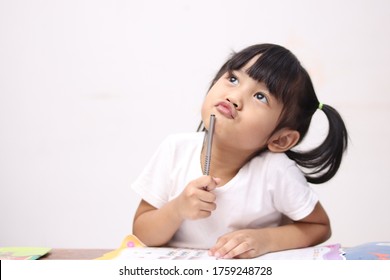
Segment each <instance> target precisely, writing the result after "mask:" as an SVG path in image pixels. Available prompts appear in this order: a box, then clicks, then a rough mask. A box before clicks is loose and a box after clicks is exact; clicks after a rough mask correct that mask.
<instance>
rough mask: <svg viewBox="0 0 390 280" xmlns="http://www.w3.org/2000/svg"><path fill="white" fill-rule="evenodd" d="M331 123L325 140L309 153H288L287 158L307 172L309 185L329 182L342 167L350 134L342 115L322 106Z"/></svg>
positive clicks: (327, 106) (329, 107)
mask: <svg viewBox="0 0 390 280" xmlns="http://www.w3.org/2000/svg"><path fill="white" fill-rule="evenodd" d="M319 109H321V110H322V111H323V112H324V113H325V115H326V117H327V119H328V122H329V129H328V135H327V136H326V138H325V140H324V141H323V142H322V143H321V144H320V146H318V147H317V148H314V149H313V150H310V151H308V152H297V151H292V150H290V151H287V152H286V154H287V156H288V157H289V158H290V159H292V160H294V161H295V162H296V163H297V164H298V165H299V166H301V167H303V168H304V169H305V170H310V171H307V172H304V173H305V177H306V179H307V181H308V182H309V183H313V184H321V183H324V182H326V181H329V180H330V179H331V178H332V177H333V176H334V175H335V174H336V172H337V170H338V169H339V167H340V163H341V159H342V156H343V153H344V151H345V150H346V149H347V146H348V132H347V129H346V127H345V124H344V121H343V120H342V118H341V116H340V114H339V113H338V112H337V111H336V110H335V109H334V108H333V107H331V106H329V105H325V104H320V108H319Z"/></svg>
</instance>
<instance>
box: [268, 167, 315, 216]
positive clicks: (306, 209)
mask: <svg viewBox="0 0 390 280" xmlns="http://www.w3.org/2000/svg"><path fill="white" fill-rule="evenodd" d="M274 184H275V186H274V203H275V207H276V208H277V209H278V211H280V212H281V213H283V214H284V215H286V216H287V217H289V218H290V219H292V220H294V221H297V220H301V219H303V218H305V217H306V216H308V215H309V214H310V213H311V212H312V211H313V210H314V207H315V205H316V204H317V202H318V196H317V194H316V193H315V192H314V190H313V189H312V188H311V187H310V185H309V184H308V183H307V181H306V178H305V177H304V175H303V173H302V171H301V170H300V169H299V168H298V167H297V166H296V165H295V164H294V165H290V166H289V167H287V168H286V170H285V171H284V172H283V173H279V174H278V176H277V179H276V180H275V182H274Z"/></svg>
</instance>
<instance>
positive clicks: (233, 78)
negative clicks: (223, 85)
mask: <svg viewBox="0 0 390 280" xmlns="http://www.w3.org/2000/svg"><path fill="white" fill-rule="evenodd" d="M228 80H229V82H230V83H232V84H234V85H238V79H237V78H236V77H235V76H233V75H230V76H229V78H228Z"/></svg>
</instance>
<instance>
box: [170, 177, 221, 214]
mask: <svg viewBox="0 0 390 280" xmlns="http://www.w3.org/2000/svg"><path fill="white" fill-rule="evenodd" d="M220 181H221V180H220V179H219V178H213V177H211V176H202V177H199V178H198V179H196V180H194V181H191V182H190V183H189V184H188V185H187V186H186V188H185V189H184V190H183V192H182V193H181V194H180V195H179V196H178V197H177V198H176V199H175V203H176V207H177V211H178V214H179V215H180V216H181V218H182V219H190V220H196V219H202V218H207V217H209V216H210V215H211V212H212V211H214V210H215V209H216V207H217V206H216V204H215V199H216V196H215V194H214V193H212V192H211V191H212V190H214V189H215V188H216V187H217V186H218V184H219V183H220Z"/></svg>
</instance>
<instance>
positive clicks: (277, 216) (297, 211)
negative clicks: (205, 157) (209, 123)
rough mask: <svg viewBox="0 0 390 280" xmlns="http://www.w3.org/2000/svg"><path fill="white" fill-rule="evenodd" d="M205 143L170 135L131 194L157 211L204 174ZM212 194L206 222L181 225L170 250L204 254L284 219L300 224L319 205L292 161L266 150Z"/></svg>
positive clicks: (199, 134)
mask: <svg viewBox="0 0 390 280" xmlns="http://www.w3.org/2000/svg"><path fill="white" fill-rule="evenodd" d="M203 139H204V133H203V132H197V133H195V132H194V133H186V134H176V135H172V136H169V137H168V138H167V139H166V140H165V141H164V142H163V143H162V144H161V145H160V147H159V148H158V150H157V152H156V153H155V154H154V156H153V157H152V159H151V160H150V162H149V163H148V164H147V166H146V168H145V169H144V170H143V172H142V173H141V175H140V176H139V177H138V178H137V180H136V181H135V182H134V183H133V185H132V188H133V190H134V191H136V192H137V193H138V194H139V195H140V196H141V197H142V199H144V200H145V201H146V202H148V203H149V204H151V205H153V206H154V207H156V208H160V207H162V206H163V205H164V204H165V203H167V202H168V201H170V200H172V199H173V198H175V197H177V196H178V195H179V194H180V193H181V192H182V191H183V189H184V188H185V187H186V186H187V184H188V183H189V182H190V181H192V180H194V179H197V178H199V177H201V176H202V175H203V174H202V169H201V163H200V162H201V157H200V154H201V150H202V145H203ZM213 192H214V193H215V194H216V196H217V199H216V205H217V209H216V210H215V211H213V212H212V214H211V216H210V217H208V218H204V219H198V220H186V221H184V222H183V223H182V225H181V227H180V228H179V230H178V231H177V232H176V234H175V235H174V237H173V239H172V240H171V242H170V243H169V246H173V247H189V248H203V249H208V248H210V247H212V246H213V245H214V244H215V243H216V241H217V239H218V238H219V237H220V236H222V235H224V234H226V233H229V232H232V231H235V230H239V229H248V228H264V227H276V226H278V225H280V223H281V219H282V214H284V215H286V216H287V217H289V218H290V219H292V220H300V219H303V218H305V217H306V216H307V215H309V214H310V213H311V212H312V211H313V209H314V207H315V205H316V203H317V202H318V197H317V195H316V194H315V193H314V191H313V190H312V188H311V187H310V186H309V185H308V183H307V181H306V179H305V177H304V176H303V173H302V172H301V171H300V169H299V168H298V167H297V166H296V164H295V162H294V161H292V160H290V159H289V158H288V157H287V156H286V155H285V154H284V153H271V152H268V151H267V152H263V153H262V154H261V155H260V156H257V157H254V158H253V159H252V160H250V161H249V162H248V163H247V164H245V165H244V166H243V167H242V168H241V169H240V171H239V172H238V173H237V175H236V176H235V177H234V178H232V179H231V180H230V181H229V182H228V183H227V184H226V185H224V186H222V187H220V188H217V189H215V190H214V191H213Z"/></svg>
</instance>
